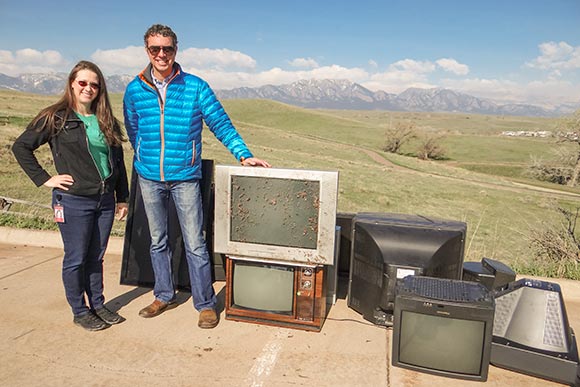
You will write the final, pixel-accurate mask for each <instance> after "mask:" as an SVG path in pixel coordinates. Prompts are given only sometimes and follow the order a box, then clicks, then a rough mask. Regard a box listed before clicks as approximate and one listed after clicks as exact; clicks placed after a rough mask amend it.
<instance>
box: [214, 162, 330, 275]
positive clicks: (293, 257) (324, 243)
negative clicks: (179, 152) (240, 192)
mask: <svg viewBox="0 0 580 387" xmlns="http://www.w3.org/2000/svg"><path fill="white" fill-rule="evenodd" d="M233 176H250V177H265V178H278V179H292V180H306V181H317V182H319V190H320V192H319V208H318V230H317V240H316V248H313V249H310V248H301V247H289V246H275V245H269V244H260V243H245V242H239V241H232V238H231V211H232V210H231V204H230V203H231V202H232V184H231V181H232V177H233ZM214 184H215V190H214V192H215V217H214V251H215V252H218V253H222V254H226V255H230V256H235V257H251V258H254V259H263V260H275V261H281V262H290V263H298V264H300V263H302V264H310V265H312V264H318V265H333V264H334V249H335V234H336V232H335V228H336V208H337V202H338V171H314V170H302V169H282V168H257V167H242V166H230V165H216V167H215V174H214Z"/></svg>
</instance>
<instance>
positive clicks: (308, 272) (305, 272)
mask: <svg viewBox="0 0 580 387" xmlns="http://www.w3.org/2000/svg"><path fill="white" fill-rule="evenodd" d="M312 274H313V273H312V269H311V268H307V269H304V270H303V271H302V275H303V276H305V277H312Z"/></svg>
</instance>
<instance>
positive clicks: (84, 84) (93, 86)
mask: <svg viewBox="0 0 580 387" xmlns="http://www.w3.org/2000/svg"><path fill="white" fill-rule="evenodd" d="M77 83H78V84H79V86H80V87H87V86H90V87H91V89H93V90H99V89H100V88H101V85H99V84H98V83H95V82H87V81H77Z"/></svg>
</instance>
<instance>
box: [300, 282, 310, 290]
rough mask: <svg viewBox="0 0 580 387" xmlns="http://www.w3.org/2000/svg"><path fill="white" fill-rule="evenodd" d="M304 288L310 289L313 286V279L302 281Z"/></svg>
mask: <svg viewBox="0 0 580 387" xmlns="http://www.w3.org/2000/svg"><path fill="white" fill-rule="evenodd" d="M301 287H302V289H310V288H311V287H312V281H302V286H301Z"/></svg>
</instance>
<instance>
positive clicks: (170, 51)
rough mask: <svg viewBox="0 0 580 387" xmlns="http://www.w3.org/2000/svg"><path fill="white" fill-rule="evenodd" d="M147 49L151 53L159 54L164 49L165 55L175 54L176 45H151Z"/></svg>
mask: <svg viewBox="0 0 580 387" xmlns="http://www.w3.org/2000/svg"><path fill="white" fill-rule="evenodd" d="M147 50H148V51H149V53H150V54H151V55H157V54H159V53H160V52H161V50H163V52H164V53H165V55H173V54H175V47H173V46H149V47H147Z"/></svg>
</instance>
